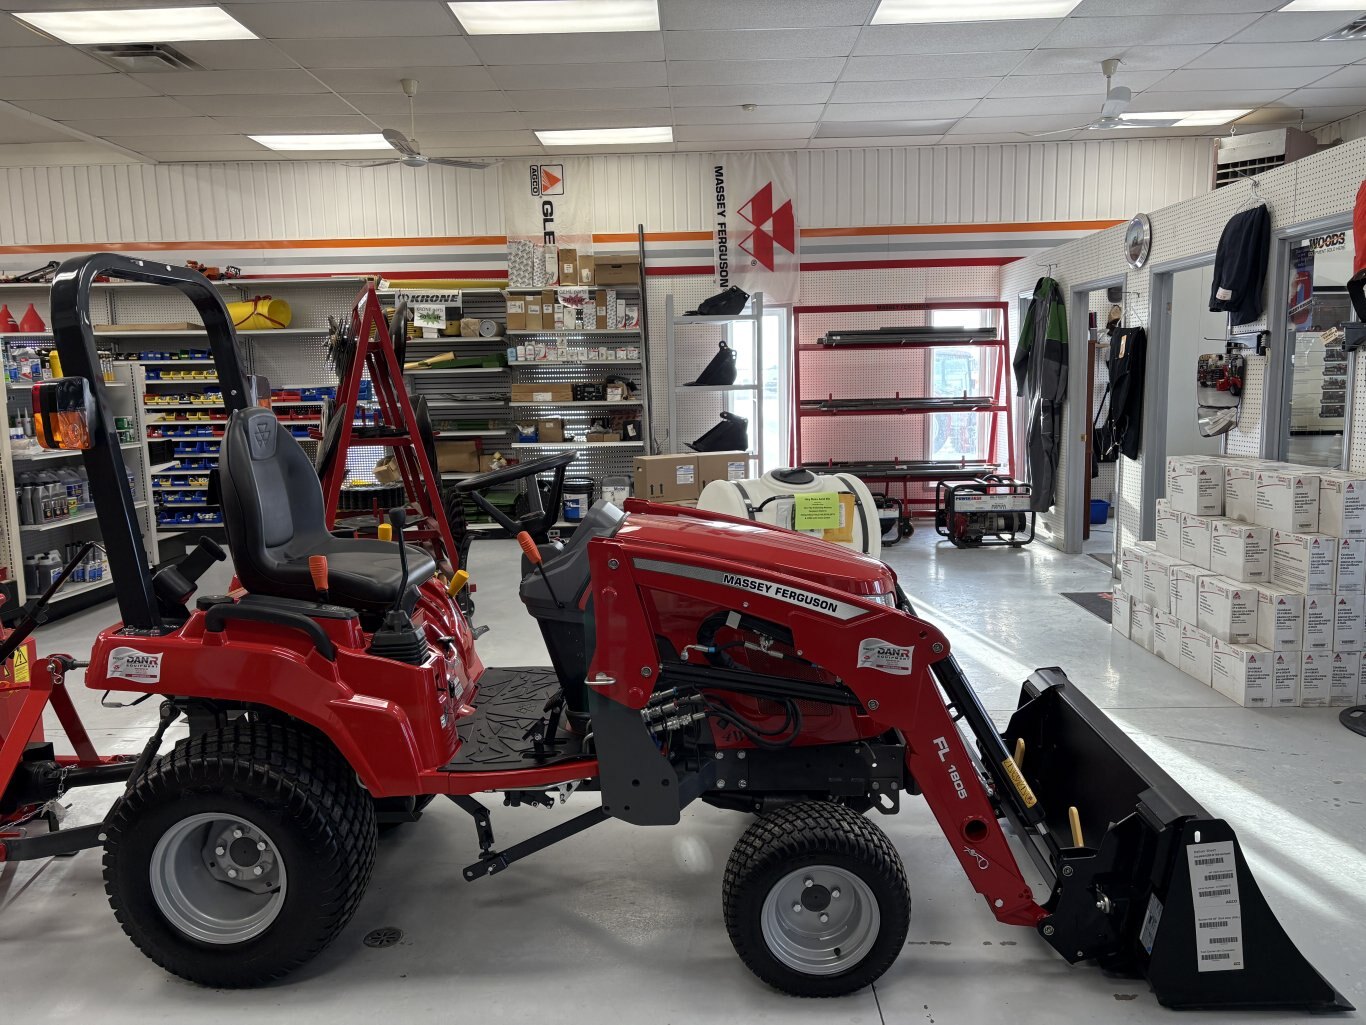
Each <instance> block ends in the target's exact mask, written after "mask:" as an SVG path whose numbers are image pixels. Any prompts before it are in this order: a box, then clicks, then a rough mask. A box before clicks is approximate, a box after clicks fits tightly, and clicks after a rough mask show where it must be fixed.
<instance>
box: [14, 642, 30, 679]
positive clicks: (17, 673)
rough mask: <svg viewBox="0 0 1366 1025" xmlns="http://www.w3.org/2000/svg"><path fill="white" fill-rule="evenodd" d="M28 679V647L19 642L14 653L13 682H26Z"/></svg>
mask: <svg viewBox="0 0 1366 1025" xmlns="http://www.w3.org/2000/svg"><path fill="white" fill-rule="evenodd" d="M29 679H30V677H29V668H28V648H26V647H24V646H23V645H22V644H21V645H19V650H18V651H16V652H15V653H14V682H15V683H28V682H29Z"/></svg>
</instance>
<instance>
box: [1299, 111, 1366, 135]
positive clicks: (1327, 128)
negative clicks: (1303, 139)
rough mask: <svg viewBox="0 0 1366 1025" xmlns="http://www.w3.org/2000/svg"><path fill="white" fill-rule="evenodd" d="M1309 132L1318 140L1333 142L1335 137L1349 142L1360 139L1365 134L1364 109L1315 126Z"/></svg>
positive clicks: (1365, 114)
mask: <svg viewBox="0 0 1366 1025" xmlns="http://www.w3.org/2000/svg"><path fill="white" fill-rule="evenodd" d="M1309 134H1310V135H1312V136H1313V137H1314V138H1316V139H1318V140H1319V142H1333V141H1334V140H1335V139H1341V140H1342V141H1343V142H1351V141H1352V140H1353V139H1360V138H1361V137H1362V136H1366V111H1362V112H1361V113H1360V114H1353V115H1352V116H1351V117H1345V118H1343V119H1342V120H1341V121H1334V122H1333V123H1332V124H1328V125H1324V126H1323V127H1322V128H1315V129H1314V130H1313V131H1312V132H1310V133H1309Z"/></svg>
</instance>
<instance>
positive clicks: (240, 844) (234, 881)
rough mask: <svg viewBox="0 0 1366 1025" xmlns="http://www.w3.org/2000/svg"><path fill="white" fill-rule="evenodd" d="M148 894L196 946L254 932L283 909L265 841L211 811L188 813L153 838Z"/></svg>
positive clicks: (282, 876) (282, 881)
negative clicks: (150, 889) (153, 846)
mask: <svg viewBox="0 0 1366 1025" xmlns="http://www.w3.org/2000/svg"><path fill="white" fill-rule="evenodd" d="M148 871H149V875H150V880H151V884H152V896H153V897H154V898H155V900H156V903H157V907H158V908H159V909H160V910H161V913H162V914H163V915H164V916H165V917H166V920H167V921H168V922H169V923H170V924H171V925H172V926H173V927H175V928H176V929H177V930H178V931H179V932H181V933H184V934H185V935H186V936H189V937H191V938H193V939H196V940H199V941H200V942H203V943H216V944H229V943H243V942H245V941H247V940H250V939H254V938H255V937H257V936H259V935H261V934H262V933H263V932H265V931H266V930H267V929H268V928H270V926H271V924H272V923H273V922H274V921H275V919H276V917H277V916H278V915H279V913H280V908H281V906H282V905H283V904H284V898H285V891H286V888H287V874H286V872H285V865H284V861H283V859H282V858H281V857H280V854H279V850H278V848H277V847H276V846H275V843H274V841H272V840H271V838H270V836H269V835H268V834H267V833H266V832H265V831H264V830H262V829H261V828H259V827H258V826H256V825H255V824H254V823H251V822H248V821H246V820H245V819H239V818H237V817H235V816H232V815H227V814H216V813H213V812H207V813H201V814H197V815H190V816H187V817H186V818H183V819H181V820H180V821H179V822H177V823H175V824H174V825H173V826H171V827H170V828H169V829H167V830H166V832H165V833H163V834H162V835H161V839H159V840H158V841H157V844H156V847H155V848H154V849H153V851H152V860H151V864H150V866H149V869H148Z"/></svg>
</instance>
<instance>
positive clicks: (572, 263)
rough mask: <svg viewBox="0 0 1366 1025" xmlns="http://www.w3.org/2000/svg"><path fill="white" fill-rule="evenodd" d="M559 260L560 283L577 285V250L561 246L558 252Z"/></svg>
mask: <svg viewBox="0 0 1366 1025" xmlns="http://www.w3.org/2000/svg"><path fill="white" fill-rule="evenodd" d="M559 262H560V284H562V285H577V284H578V283H579V252H578V250H577V249H567V248H563V247H561V249H560V253H559Z"/></svg>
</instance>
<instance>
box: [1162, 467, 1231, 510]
mask: <svg viewBox="0 0 1366 1025" xmlns="http://www.w3.org/2000/svg"><path fill="white" fill-rule="evenodd" d="M1167 498H1168V499H1169V500H1170V501H1171V503H1172V508H1173V509H1175V510H1176V511H1177V512H1188V513H1195V514H1196V515H1198V516H1221V515H1223V512H1224V467H1223V465H1222V464H1221V463H1219V462H1216V461H1214V460H1210V459H1208V458H1206V457H1203V456H1169V457H1168V458H1167Z"/></svg>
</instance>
